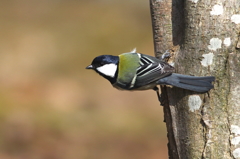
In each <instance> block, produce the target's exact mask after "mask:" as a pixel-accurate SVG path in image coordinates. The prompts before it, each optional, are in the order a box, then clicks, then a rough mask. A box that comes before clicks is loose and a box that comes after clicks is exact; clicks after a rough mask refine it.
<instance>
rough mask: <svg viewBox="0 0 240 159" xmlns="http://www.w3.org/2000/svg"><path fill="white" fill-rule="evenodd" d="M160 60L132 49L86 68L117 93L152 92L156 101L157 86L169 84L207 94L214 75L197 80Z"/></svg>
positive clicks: (103, 56) (99, 58) (98, 57)
mask: <svg viewBox="0 0 240 159" xmlns="http://www.w3.org/2000/svg"><path fill="white" fill-rule="evenodd" d="M168 56H169V55H167V57H168ZM164 58H165V57H164V56H163V57H162V59H158V58H156V57H153V56H150V55H146V54H142V53H137V52H136V49H134V50H133V51H131V52H127V53H122V54H120V55H118V56H114V55H100V56H97V57H95V58H94V59H93V61H92V63H91V64H90V65H89V66H87V67H86V69H92V70H94V71H96V72H97V73H98V74H99V75H101V76H102V77H104V78H105V79H107V80H108V81H109V82H110V83H111V84H112V86H113V87H115V88H117V89H119V90H129V91H135V90H149V89H152V90H155V91H156V92H157V95H158V99H159V101H160V98H161V97H160V94H159V91H158V87H157V85H171V86H174V87H178V88H182V89H186V90H190V91H194V92H198V93H205V92H208V91H209V90H210V89H212V88H213V87H214V86H213V85H212V82H213V81H214V80H215V77H214V76H203V77H198V76H190V75H183V74H178V73H174V70H175V69H174V67H173V66H172V65H170V64H168V63H167V62H165V61H164V60H163V59H164Z"/></svg>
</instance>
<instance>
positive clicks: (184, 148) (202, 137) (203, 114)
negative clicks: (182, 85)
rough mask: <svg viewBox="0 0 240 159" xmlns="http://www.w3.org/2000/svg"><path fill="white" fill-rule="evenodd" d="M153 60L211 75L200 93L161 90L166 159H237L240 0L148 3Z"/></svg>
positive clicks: (239, 151)
mask: <svg viewBox="0 0 240 159" xmlns="http://www.w3.org/2000/svg"><path fill="white" fill-rule="evenodd" d="M150 7H151V16H152V23H153V34H154V44H155V55H156V57H159V56H161V54H162V53H164V52H165V51H166V50H169V51H170V52H171V54H172V57H171V59H170V61H169V62H170V63H172V64H173V65H174V67H175V68H176V72H178V73H181V74H187V75H194V76H209V75H212V76H215V78H216V81H215V82H214V87H215V88H214V89H212V90H211V91H209V92H208V93H205V94H197V93H195V92H191V91H187V90H183V89H179V88H171V87H168V86H161V91H162V97H163V98H164V102H163V103H162V105H163V106H164V107H163V109H164V118H165V121H166V126H167V132H168V135H167V136H168V140H169V143H168V149H169V158H170V159H198V158H199V159H200V158H201V159H202V158H203V159H205V158H209V159H230V158H240V82H239V81H240V1H239V0H229V1H225V0H218V1H215V0H205V1H200V0H185V1H184V0H172V1H171V0H150Z"/></svg>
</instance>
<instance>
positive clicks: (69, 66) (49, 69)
mask: <svg viewBox="0 0 240 159" xmlns="http://www.w3.org/2000/svg"><path fill="white" fill-rule="evenodd" d="M135 47H137V50H138V52H141V53H145V54H149V55H153V40H152V28H151V19H150V11H149V1H148V0H144V1H139V0H123V1H119V0H91V1H87V0H41V1H39V0H21V1H19V0H6V1H4V0H1V1H0V159H113V158H114V159H146V158H147V159H166V158H167V139H166V130H165V124H164V122H163V113H162V107H161V106H159V103H158V101H157V98H156V94H155V92H154V91H151V90H150V91H143V92H127V91H118V90H116V89H114V88H112V86H111V85H110V84H109V82H108V81H107V80H105V79H103V78H102V77H100V76H99V75H97V74H96V73H95V72H93V71H89V70H85V67H86V66H87V65H88V64H90V63H91V61H92V59H93V58H94V57H95V56H98V55H101V54H113V55H118V54H120V53H124V52H129V51H131V50H132V49H133V48H135Z"/></svg>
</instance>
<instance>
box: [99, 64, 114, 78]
mask: <svg viewBox="0 0 240 159" xmlns="http://www.w3.org/2000/svg"><path fill="white" fill-rule="evenodd" d="M97 70H98V71H99V72H101V73H102V74H104V75H106V76H109V77H114V75H115V73H116V71H117V65H116V64H113V63H111V64H105V65H103V66H101V67H98V68H97Z"/></svg>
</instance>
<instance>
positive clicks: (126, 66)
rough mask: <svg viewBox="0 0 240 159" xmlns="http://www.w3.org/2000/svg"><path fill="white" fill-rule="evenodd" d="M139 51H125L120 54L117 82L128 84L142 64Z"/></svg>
mask: <svg viewBox="0 0 240 159" xmlns="http://www.w3.org/2000/svg"><path fill="white" fill-rule="evenodd" d="M139 61H140V59H139V56H138V54H137V53H123V54H121V55H119V65H118V80H117V83H119V84H121V85H125V86H128V85H129V84H130V83H131V82H132V79H133V77H134V76H135V74H136V72H137V68H138V67H139V66H140V63H139Z"/></svg>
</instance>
